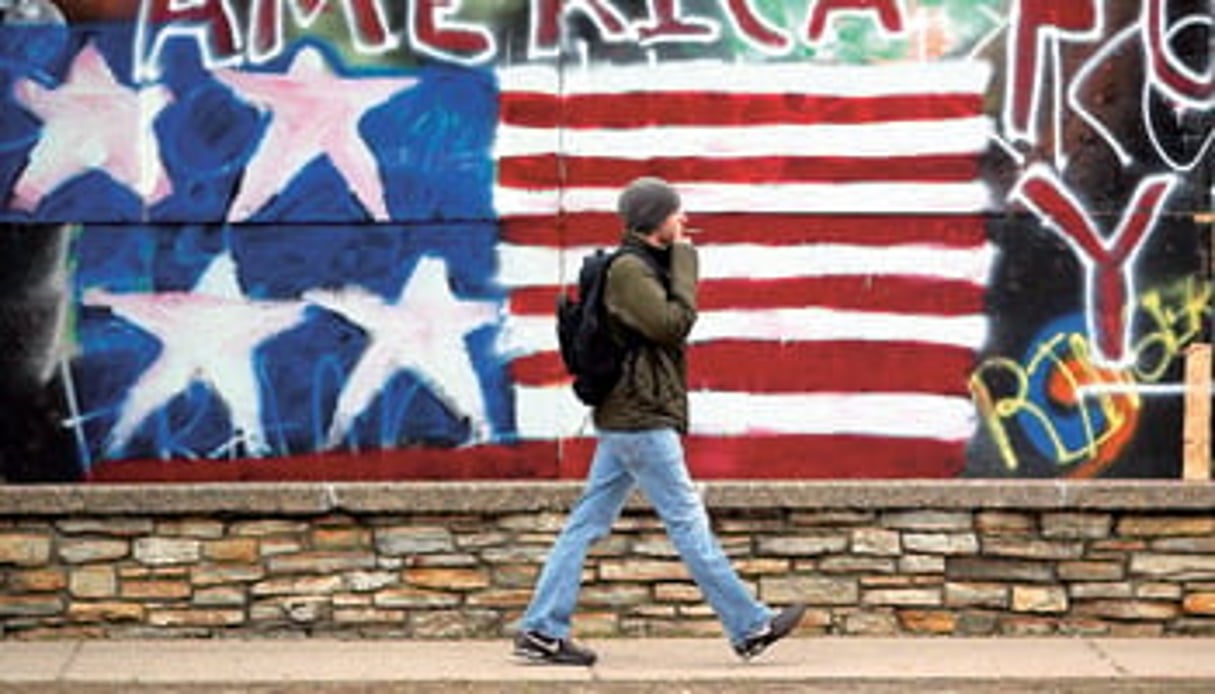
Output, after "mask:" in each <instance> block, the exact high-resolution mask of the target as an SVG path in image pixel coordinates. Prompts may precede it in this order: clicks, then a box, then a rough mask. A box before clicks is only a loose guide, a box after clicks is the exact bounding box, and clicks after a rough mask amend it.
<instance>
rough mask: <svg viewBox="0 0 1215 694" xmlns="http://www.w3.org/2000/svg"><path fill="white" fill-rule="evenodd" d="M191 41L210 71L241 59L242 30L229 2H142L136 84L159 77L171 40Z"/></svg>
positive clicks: (138, 30)
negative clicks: (169, 40) (161, 53)
mask: <svg viewBox="0 0 1215 694" xmlns="http://www.w3.org/2000/svg"><path fill="white" fill-rule="evenodd" d="M175 36H177V37H185V38H191V39H193V40H194V41H195V42H196V43H197V44H198V53H199V55H201V56H202V57H203V62H204V64H206V65H207V66H208V67H211V66H215V65H223V64H229V63H232V62H235V61H237V60H239V59H240V57H241V56H240V53H239V51H240V50H241V37H240V26H239V25H238V24H237V20H236V15H235V14H234V13H233V12H232V8H231V7H230V6H229V5H228V3H227V2H226V0H190V1H183V0H143V2H142V3H140V6H139V24H138V26H137V27H136V34H135V81H137V82H144V81H154V80H156V79H158V78H159V77H160V51H161V49H162V48H164V44H165V41H167V40H168V39H170V38H172V37H175Z"/></svg>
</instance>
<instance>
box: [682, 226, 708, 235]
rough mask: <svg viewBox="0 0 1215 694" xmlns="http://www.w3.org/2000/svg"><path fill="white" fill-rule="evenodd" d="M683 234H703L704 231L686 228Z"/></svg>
mask: <svg viewBox="0 0 1215 694" xmlns="http://www.w3.org/2000/svg"><path fill="white" fill-rule="evenodd" d="M683 233H685V234H701V233H704V229H695V228H690V227H684V228H683Z"/></svg>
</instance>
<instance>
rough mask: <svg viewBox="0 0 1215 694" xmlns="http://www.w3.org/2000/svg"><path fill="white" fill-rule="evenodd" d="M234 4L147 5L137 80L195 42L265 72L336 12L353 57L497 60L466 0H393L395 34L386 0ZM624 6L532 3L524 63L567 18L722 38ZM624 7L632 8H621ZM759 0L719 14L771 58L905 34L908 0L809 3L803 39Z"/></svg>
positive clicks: (637, 37)
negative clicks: (398, 19)
mask: <svg viewBox="0 0 1215 694" xmlns="http://www.w3.org/2000/svg"><path fill="white" fill-rule="evenodd" d="M236 1H237V0H142V3H141V6H140V14H139V38H138V40H137V41H136V52H137V53H136V61H135V64H136V70H137V77H138V78H139V79H141V80H154V79H156V78H157V77H158V76H159V73H160V69H159V59H160V53H161V51H162V49H163V47H164V45H165V42H166V41H167V40H169V39H179V38H186V39H188V40H193V41H195V42H196V43H197V44H198V45H199V47H200V49H201V50H202V53H203V55H205V56H207V59H208V62H209V63H210V64H211V65H212V66H213V67H214V66H220V65H233V64H241V63H250V64H259V63H263V62H266V61H269V60H271V59H273V58H275V57H277V56H278V55H279V54H280V53H281V52H282V50H283V46H284V43H285V40H284V29H285V26H286V21H287V20H288V18H290V20H291V21H293V22H294V23H295V25H296V26H300V27H307V26H309V25H311V24H312V23H313V22H315V21H316V20H317V18H318V17H320V15H321V14H322V13H323V12H325V11H326V10H327V9H331V6H333V8H340V9H341V12H342V16H343V17H344V18H345V22H346V25H347V27H348V28H349V32H350V40H351V45H352V46H353V47H354V48H355V50H357V51H359V52H361V53H364V54H368V55H374V54H379V53H385V52H388V51H392V50H395V49H397V48H400V47H401V45H402V41H406V40H407V41H408V47H409V48H410V49H411V50H413V51H414V52H416V53H418V54H421V55H425V56H428V57H430V58H434V59H437V60H442V61H445V62H454V63H458V64H462V65H479V64H485V63H489V62H491V61H493V60H494V59H495V58H496V57H497V54H498V46H497V41H496V39H495V36H494V33H493V32H492V31H491V30H490V28H489V27H486V26H483V25H479V24H476V23H473V22H469V21H464V20H461V19H459V18H457V15H458V14H459V12H460V9H461V5H462V0H395V1H399V2H404V3H405V4H406V5H407V7H406V8H405V27H404V28H403V29H399V30H394V28H393V27H392V26H390V21H389V19H388V17H389V12H388V7H387V4H386V3H387V2H390V1H394V0H249V4H248V12H247V19H245V20H244V24H245V25H246V26H242V20H241V13H238V12H237V11H236V8H235V7H234V6H233V3H234V2H236ZM618 2H622V0H529V3H528V5H529V15H530V16H529V21H530V25H529V26H530V28H529V42H528V57H529V58H530V59H544V58H551V57H555V56H556V55H557V54H558V52H559V50H560V41H561V36H562V29H563V23H564V22H565V21H566V19H567V17H569V16H570V15H575V14H579V15H582V16H583V17H585V18H586V19H587V20H589V21H590V22H591V23H592V24H593V25H594V26H595V28H596V30H597V31H598V32H599V35H600V39H601V40H602V41H604V42H607V43H633V44H636V45H639V46H642V47H648V46H653V45H657V44H662V43H701V44H705V43H712V42H714V41H717V40H719V39H720V38H721V35H722V26H721V24H722V23H721V22H720V21H718V20H716V19H713V18H708V17H697V16H691V15H689V14H687V13H685V11H684V9H683V7H682V2H681V0H647V3H646V4H647V12H646V15H645V16H644V17H642V18H640V19H630V18H629V17H628V16H627V15H626V13H625V12H623V11H622V10H621V8H620V7H619V6H618V5H617V3H618ZM622 4H626V3H622ZM755 5H756V0H722V8H723V13H724V15H725V17H726V20H727V21H728V23H729V24H730V25H731V29H732V31H733V33H734V35H735V36H737V37H738V38H739V39H740V40H742V41H743V42H745V43H746V44H748V45H749V46H751V47H752V48H754V49H755V50H757V51H760V52H761V53H764V54H768V55H782V54H786V53H788V52H790V51H791V50H792V49H793V47H794V42H795V40H800V41H802V42H804V43H805V44H806V45H814V44H816V43H818V42H820V41H822V40H823V39H824V37H825V36H826V35H827V34H828V32H829V31H830V29H831V24H832V21H833V20H834V19H836V18H837V17H839V16H845V15H862V16H868V17H871V18H873V19H874V20H875V21H876V22H877V24H878V26H879V28H880V30H881V31H882V32H884V33H886V34H889V35H900V34H903V33H904V32H905V31H906V27H907V20H906V17H905V12H906V11H905V9H904V7H903V0H807V10H806V13H805V21H804V22H802V24H801V26H800V27H798V28H797V34H796V35H794V33H793V32H792V31H791V30H790V29H789V28H787V27H781V26H777V25H775V24H773V22H772V21H771V20H770V19H768V18H766V17H764V16H763V14H762V13H761V12H760V11H759V10H758V9H757V7H756V6H755Z"/></svg>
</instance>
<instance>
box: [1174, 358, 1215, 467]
mask: <svg viewBox="0 0 1215 694" xmlns="http://www.w3.org/2000/svg"><path fill="white" fill-rule="evenodd" d="M1211 381H1212V373H1211V345H1210V344H1205V343H1198V344H1193V345H1190V346H1189V347H1187V348H1186V351H1185V424H1184V433H1183V434H1182V436H1183V440H1182V468H1181V478H1182V479H1183V480H1186V481H1187V482H1207V481H1210V479H1211V385H1212V383H1211Z"/></svg>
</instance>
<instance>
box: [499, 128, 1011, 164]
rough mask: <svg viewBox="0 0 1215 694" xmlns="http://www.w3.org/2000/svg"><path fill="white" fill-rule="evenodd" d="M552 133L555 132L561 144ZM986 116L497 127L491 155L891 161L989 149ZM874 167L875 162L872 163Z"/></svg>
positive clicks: (878, 162)
mask: <svg viewBox="0 0 1215 694" xmlns="http://www.w3.org/2000/svg"><path fill="white" fill-rule="evenodd" d="M557 133H560V134H561V138H560V141H559V140H558V138H557ZM991 134H992V121H991V119H990V118H989V117H987V116H972V117H969V118H947V119H941V120H927V121H896V122H884V123H856V124H846V125H836V124H819V125H750V124H746V123H742V124H739V125H723V126H676V125H655V126H648V127H644V128H595V129H580V128H564V129H558V128H532V127H526V126H519V125H506V124H502V125H499V126H498V128H497V132H496V134H495V142H494V157H495V158H498V159H501V158H505V157H511V156H523V155H534V154H553V153H555V152H560V153H561V154H562V155H564V156H571V157H618V158H619V157H623V158H626V159H649V158H652V157H656V156H663V157H710V158H721V157H769V156H777V155H779V156H785V157H897V156H904V157H905V156H916V155H926V154H978V153H981V152H982V151H984V150H985V149H986V148H987V146H988V139H989V136H990V135H991ZM874 164H875V165H876V166H881V162H880V161H875V162H874Z"/></svg>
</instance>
